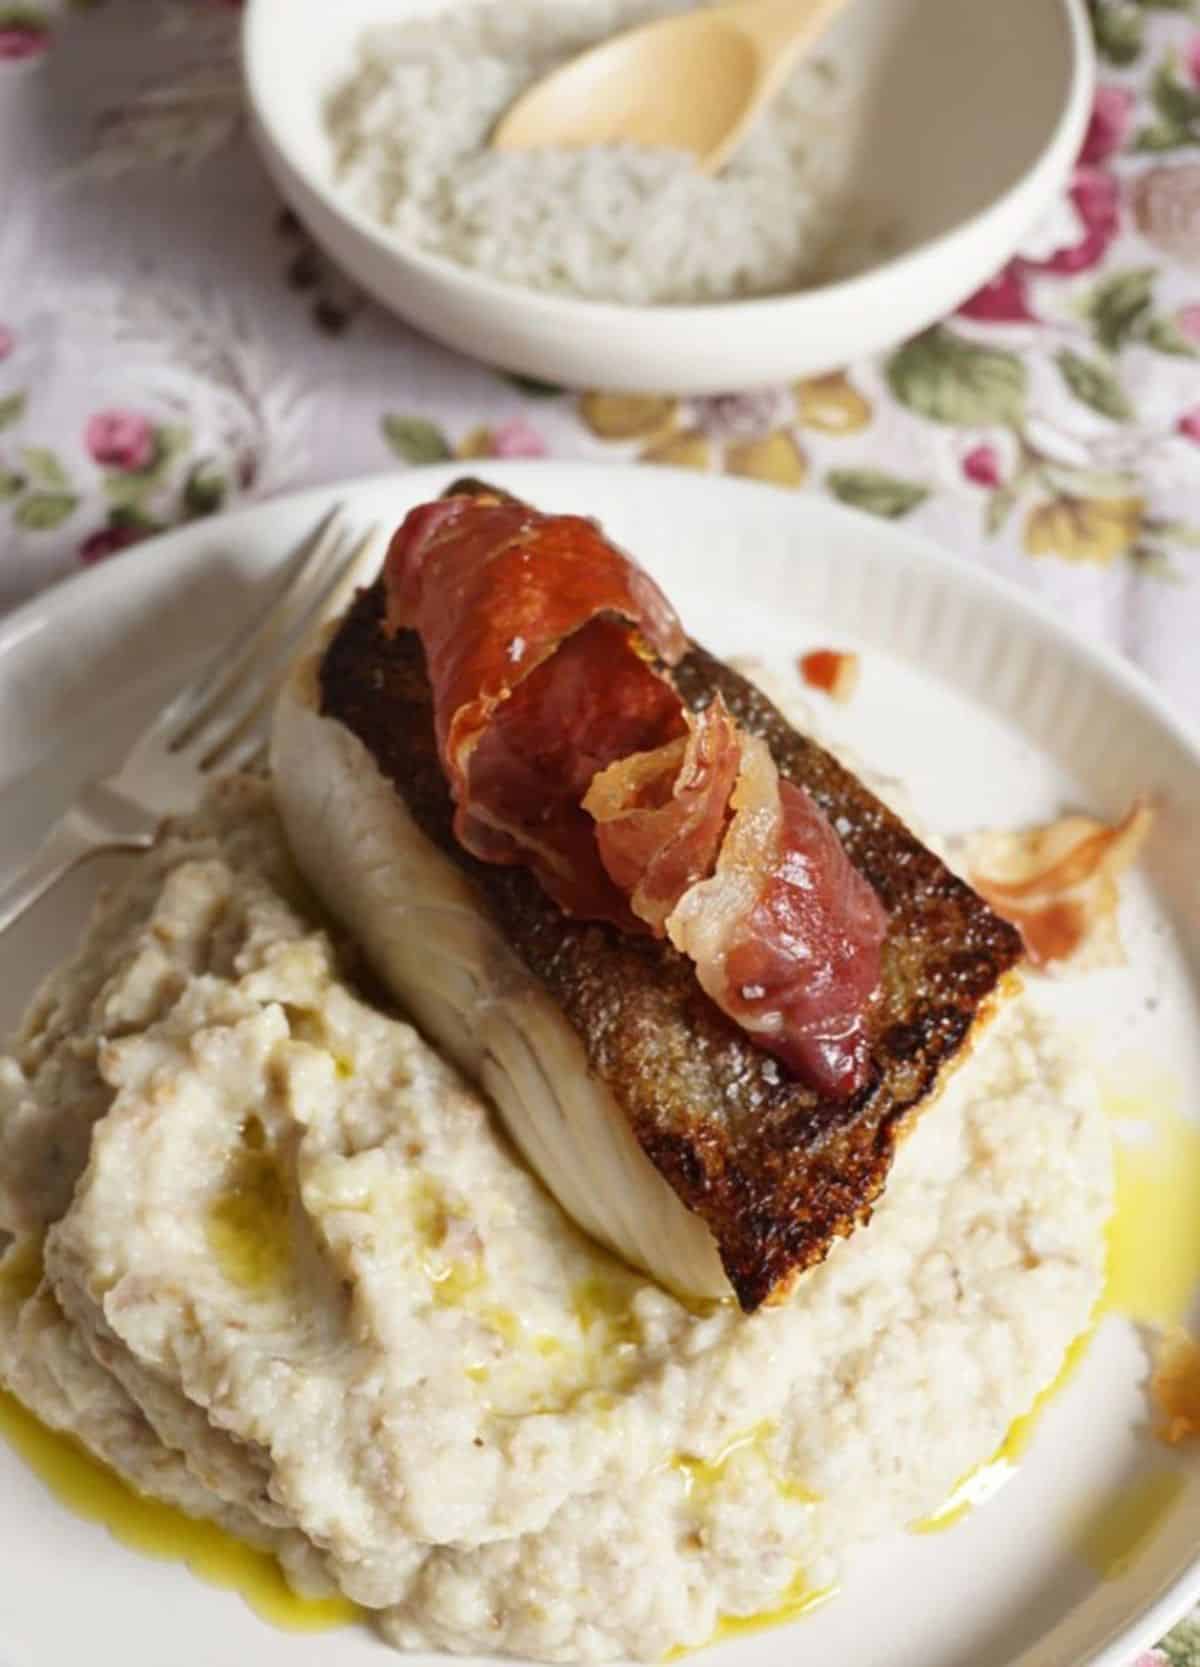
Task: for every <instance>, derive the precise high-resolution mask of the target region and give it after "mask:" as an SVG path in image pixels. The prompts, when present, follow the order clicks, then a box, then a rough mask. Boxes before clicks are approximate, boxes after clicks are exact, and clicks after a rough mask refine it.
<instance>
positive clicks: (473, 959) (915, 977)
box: [272, 584, 1021, 1312]
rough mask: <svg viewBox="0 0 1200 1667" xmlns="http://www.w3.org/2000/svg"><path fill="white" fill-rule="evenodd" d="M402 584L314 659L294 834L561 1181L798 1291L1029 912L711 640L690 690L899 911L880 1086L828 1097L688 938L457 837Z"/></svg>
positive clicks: (696, 1279)
mask: <svg viewBox="0 0 1200 1667" xmlns="http://www.w3.org/2000/svg"><path fill="white" fill-rule="evenodd" d="M384 610H385V597H384V593H383V588H382V585H381V584H376V585H375V586H374V587H372V588H371V589H369V590H367V591H365V592H363V593H361V594H360V595H359V597H358V598H357V600H356V601H355V603H354V604H353V606H352V607H351V609H350V611H349V612H348V614H347V616H346V617H345V619H344V620H343V622H342V623H341V625H340V627H339V628H338V629H337V630H336V631H335V633H334V634H333V636H332V638H331V640H330V641H329V643H328V646H327V648H326V649H325V650H324V652H323V654H320V655H318V656H316V657H314V658H310V659H309V660H307V661H306V662H304V663H303V664H302V665H301V666H299V667H298V668H297V670H296V672H295V674H294V676H293V678H292V680H291V682H290V684H289V686H288V687H287V689H286V690H285V691H284V694H283V696H282V698H281V701H280V705H279V708H278V711H277V714H276V722H275V731H274V739H273V749H272V752H273V756H272V762H273V768H274V773H275V781H276V794H277V798H278V800H279V803H280V806H281V809H282V812H283V816H284V820H285V824H286V826H287V828H288V833H289V838H290V839H291V841H292V844H293V847H294V850H295V854H296V856H297V858H298V860H299V862H300V864H301V866H302V868H303V869H304V870H305V872H306V874H307V876H308V878H309V879H310V881H311V883H312V884H313V885H314V886H315V888H316V889H317V890H318V891H319V892H320V894H321V895H322V897H323V899H324V901H325V902H326V904H327V905H328V906H329V907H330V909H331V910H332V911H333V912H334V913H335V914H336V915H338V916H339V917H340V918H342V919H343V920H344V921H345V922H346V923H347V924H348V925H349V926H350V927H351V929H352V930H353V931H354V932H355V933H356V934H357V935H358V937H359V939H360V941H361V942H362V944H363V946H364V948H365V949H366V951H367V953H368V955H369V956H370V958H371V959H372V961H373V962H374V964H375V966H376V969H377V970H378V972H379V973H380V974H381V976H382V977H383V979H384V980H385V982H386V983H387V984H388V986H389V987H390V988H391V990H392V991H393V993H394V994H395V995H396V996H397V997H398V998H399V999H400V1000H401V1001H402V1002H403V1003H404V1004H405V1005H406V1006H407V1007H408V1008H409V1009H410V1010H411V1011H412V1013H413V1014H414V1015H415V1017H416V1018H417V1020H418V1022H419V1023H421V1024H422V1026H423V1027H424V1028H425V1029H426V1031H427V1032H428V1033H429V1034H430V1035H431V1036H432V1038H433V1039H434V1040H435V1041H436V1042H438V1044H439V1045H440V1046H442V1047H443V1048H445V1049H446V1050H447V1052H449V1053H450V1054H451V1055H452V1056H453V1057H454V1058H455V1059H456V1061H457V1062H458V1063H459V1064H460V1065H462V1066H463V1067H464V1068H465V1069H466V1070H467V1071H468V1072H470V1073H471V1074H473V1075H474V1076H475V1077H476V1078H477V1079H478V1080H479V1081H481V1082H482V1083H483V1085H484V1086H485V1087H486V1088H487V1089H488V1091H489V1092H490V1093H491V1095H492V1097H493V1099H494V1100H495V1102H496V1104H497V1107H498V1108H499V1110H500V1112H501V1114H502V1116H503V1118H504V1120H505V1122H506V1124H507V1125H508V1127H509V1130H510V1132H511V1133H512V1134H513V1136H514V1138H515V1139H516V1140H517V1142H518V1144H519V1145H520V1146H521V1148H522V1149H523V1151H524V1152H525V1155H526V1157H527V1158H528V1160H529V1162H530V1163H531V1164H532V1165H533V1167H534V1168H535V1169H536V1170H537V1171H538V1172H539V1173H540V1175H541V1176H542V1178H543V1180H544V1181H545V1182H546V1184H547V1186H548V1187H549V1188H550V1190H551V1191H552V1192H553V1193H554V1194H555V1195H556V1196H557V1198H558V1199H559V1201H560V1202H561V1203H562V1204H563V1206H564V1207H565V1208H566V1209H567V1210H568V1211H569V1212H570V1213H571V1214H572V1215H573V1216H574V1217H575V1218H576V1219H577V1220H578V1221H579V1222H580V1224H581V1225H582V1226H584V1227H585V1228H586V1229H587V1230H588V1231H590V1232H592V1233H593V1234H594V1235H595V1236H596V1237H597V1238H599V1239H601V1240H602V1241H603V1242H605V1243H607V1244H609V1245H610V1246H612V1247H613V1248H614V1249H616V1250H617V1251H618V1252H620V1253H621V1254H622V1255H624V1256H625V1257H626V1258H627V1259H628V1260H630V1261H631V1262H633V1263H635V1264H637V1265H639V1266H641V1267H643V1268H645V1269H647V1270H648V1271H649V1272H651V1273H652V1274H654V1275H655V1277H657V1278H658V1279H660V1280H661V1281H662V1282H663V1283H664V1284H666V1285H668V1286H670V1287H672V1288H674V1289H676V1290H677V1291H681V1292H683V1293H685V1294H688V1295H691V1296H694V1297H699V1298H719V1297H722V1296H727V1295H728V1294H729V1291H730V1289H732V1291H733V1293H734V1294H735V1295H736V1297H737V1299H738V1301H739V1302H740V1304H741V1306H742V1307H743V1309H745V1310H746V1311H748V1312H749V1311H752V1310H753V1309H755V1308H757V1307H759V1306H760V1305H761V1304H762V1303H764V1302H771V1301H778V1300H781V1299H782V1297H783V1296H784V1295H786V1293H787V1291H788V1289H789V1288H790V1286H791V1284H792V1283H793V1281H794V1280H795V1278H796V1276H797V1275H798V1274H799V1273H800V1272H802V1271H803V1270H804V1269H805V1268H806V1267H809V1266H811V1265H813V1264H814V1263H816V1262H818V1261H820V1260H821V1259H822V1258H823V1257H824V1256H825V1254H826V1253H827V1252H828V1250H829V1248H830V1246H831V1244H832V1243H833V1241H834V1240H835V1239H836V1238H837V1237H839V1236H842V1235H845V1234H847V1233H849V1232H851V1231H853V1229H854V1227H855V1226H856V1225H857V1224H859V1223H861V1222H863V1221H865V1220H866V1219H867V1218H868V1217H869V1215H870V1212H871V1206H872V1204H873V1203H874V1201H875V1200H876V1199H877V1198H878V1196H879V1194H880V1192H881V1191H882V1189H883V1186H884V1184H885V1181H886V1178H887V1173H888V1169H889V1167H890V1165H891V1161H892V1157H893V1153H894V1149H895V1143H896V1139H897V1136H898V1134H899V1132H900V1129H901V1126H902V1124H903V1122H904V1119H905V1118H906V1117H907V1115H908V1114H909V1113H910V1112H912V1111H913V1110H914V1108H916V1107H917V1106H918V1105H919V1104H920V1103H921V1102H922V1101H923V1100H924V1099H926V1098H927V1097H928V1095H929V1094H930V1093H931V1091H932V1090H933V1088H934V1086H935V1084H936V1082H937V1080H938V1077H939V1074H940V1073H941V1072H942V1071H943V1069H944V1068H945V1067H946V1066H947V1065H949V1064H950V1063H951V1062H952V1061H953V1060H955V1059H956V1058H958V1057H959V1056H960V1055H961V1054H962V1053H963V1051H964V1049H965V1047H966V1045H967V1042H968V1039H969V1037H970V1034H971V1032H972V1029H973V1027H974V1026H976V1024H977V1023H978V1022H979V1021H980V1020H981V1019H982V1018H983V1016H984V1015H985V1014H986V1012H987V1011H988V1010H989V1009H990V1007H991V1005H992V1004H993V1002H994V1000H995V998H996V997H997V994H998V993H999V992H1000V990H1001V988H1002V986H1003V985H1004V983H1005V981H1006V978H1007V975H1008V974H1009V973H1010V971H1011V969H1012V968H1013V967H1014V965H1015V964H1016V962H1017V961H1018V959H1019V957H1020V953H1021V946H1020V940H1019V937H1018V935H1017V933H1016V932H1015V931H1014V930H1013V929H1012V928H1011V927H1010V926H1008V925H1007V924H1006V923H1005V922H1003V921H1002V920H1000V919H999V917H998V916H996V915H995V914H994V913H993V912H992V911H991V910H990V909H989V908H988V907H987V905H986V904H985V903H984V902H983V900H982V899H981V898H979V897H978V896H977V895H976V894H975V893H974V892H973V891H972V890H971V889H970V887H968V886H967V885H965V884H964V883H963V882H962V881H960V880H959V879H957V878H956V877H955V876H954V875H952V874H951V873H950V872H949V870H948V869H947V868H946V867H945V866H944V864H943V863H942V862H941V861H940V859H939V858H938V857H936V856H935V855H934V854H933V853H932V852H931V851H929V850H927V849H926V848H925V847H924V846H923V845H921V843H920V842H919V841H918V840H917V839H916V838H915V837H914V835H913V834H912V833H910V832H909V830H908V829H907V828H906V827H905V826H904V825H903V823H902V822H901V821H900V820H899V819H898V818H897V817H896V816H895V815H893V814H892V813H891V812H890V811H889V810H887V809H886V808H885V807H884V806H883V805H882V804H881V803H880V802H879V800H878V799H876V798H875V796H874V795H873V794H872V793H871V792H870V791H869V790H868V789H867V788H866V787H865V786H864V785H863V784H862V783H861V782H860V781H859V780H857V778H855V777H854V776H853V775H852V774H851V773H850V772H848V771H847V770H845V769H844V768H843V767H842V766H841V765H840V764H838V763H837V761H836V760H835V759H834V758H833V757H831V755H830V754H828V753H827V752H825V751H824V750H823V749H822V748H820V747H819V746H817V745H816V744H815V743H813V742H811V741H809V740H807V739H806V738H804V737H803V736H800V735H798V734H797V733H796V732H795V731H794V730H793V729H792V728H791V726H790V725H789V724H788V723H787V722H786V721H785V720H784V718H783V717H782V716H781V715H780V713H779V712H778V711H777V710H776V709H775V708H774V707H773V706H772V705H771V704H770V702H769V701H768V700H767V699H766V698H765V697H764V696H763V695H762V694H761V693H760V692H759V691H758V690H757V689H755V688H754V687H753V685H751V684H750V683H748V682H747V681H746V680H745V679H744V678H743V677H741V676H740V675H739V674H738V673H737V672H735V671H733V670H731V669H730V668H729V667H727V666H725V665H723V664H722V663H721V662H720V661H718V660H717V659H715V658H714V657H713V656H712V655H710V654H708V653H706V652H705V651H704V650H703V649H702V648H700V647H698V646H696V645H692V646H691V648H690V651H689V652H688V654H687V655H686V657H685V658H684V659H683V661H682V662H681V663H680V664H679V665H678V666H677V667H676V668H675V670H674V679H675V682H676V685H677V686H678V688H679V690H680V692H681V694H682V696H683V698H684V700H685V702H686V703H687V705H688V706H689V707H691V708H692V709H693V710H695V711H699V710H700V709H702V708H703V707H705V706H706V705H707V704H708V703H709V702H710V701H711V700H712V699H713V698H714V696H716V695H717V694H720V695H721V696H722V697H723V699H724V701H725V704H726V706H727V707H728V709H729V711H730V712H731V713H732V714H733V716H734V718H735V719H736V720H737V721H738V722H739V723H740V724H741V725H742V727H743V728H744V729H745V730H746V731H747V732H748V733H749V734H751V735H755V736H759V737H761V738H762V739H763V740H764V741H765V742H766V743H767V746H768V747H769V749H770V751H771V754H772V756H773V757H774V759H775V762H776V765H777V766H778V768H779V771H780V774H781V776H782V777H783V778H784V779H786V780H789V781H792V782H794V783H795V784H796V785H798V786H802V787H804V788H806V789H807V790H808V792H809V793H810V794H811V795H812V797H813V798H814V799H815V800H816V802H817V804H818V805H819V806H820V807H821V809H822V810H823V811H824V812H825V813H826V815H827V816H828V817H829V818H830V820H831V821H832V822H833V824H834V826H835V827H836V828H837V831H838V833H839V835H840V836H841V839H842V842H843V845H844V847H845V849H846V852H847V854H848V855H849V857H850V860H851V862H852V863H853V864H854V866H855V867H856V868H857V869H858V870H859V871H860V872H861V873H862V874H864V875H865V876H866V878H867V879H868V880H869V881H870V882H871V884H872V885H873V886H874V888H875V890H876V891H877V893H878V895H879V897H880V899H881V901H882V903H883V905H884V907H885V908H886V910H887V911H888V916H889V923H888V931H887V938H886V941H885V944H884V949H883V980H882V987H881V991H880V995H879V998H878V1000H877V1001H876V1002H875V1003H874V1005H873V1008H872V1012H871V1018H870V1027H871V1036H870V1051H871V1070H870V1077H869V1081H868V1084H867V1087H866V1088H865V1089H864V1090H863V1091H862V1092H861V1093H859V1094H858V1095H856V1096H855V1097H854V1098H853V1099H852V1100H850V1101H849V1102H846V1103H840V1104H838V1103H833V1102H830V1101H826V1100H822V1098H821V1097H820V1095H819V1094H818V1093H817V1092H815V1091H814V1090H813V1089H812V1088H810V1087H808V1086H807V1085H805V1084H804V1083H802V1082H800V1081H798V1080H796V1079H795V1078H793V1077H791V1076H790V1075H789V1074H788V1073H787V1072H786V1070H784V1069H783V1067H781V1066H780V1065H779V1063H778V1062H777V1061H776V1060H774V1059H773V1058H771V1056H770V1055H769V1054H767V1053H765V1052H764V1051H763V1050H762V1049H760V1048H758V1047H756V1046H755V1044H754V1043H753V1041H752V1040H751V1039H750V1037H749V1036H748V1035H747V1034H746V1033H745V1032H744V1031H743V1030H741V1029H740V1028H739V1027H738V1026H737V1025H735V1024H734V1023H733V1022H732V1021H731V1020H730V1019H729V1018H727V1017H726V1016H725V1015H724V1014H723V1013H721V1012H720V1010H719V1009H718V1008H717V1007H716V1006H715V1005H714V1004H713V1003H712V1002H711V1001H709V999H708V998H707V997H706V996H705V995H704V993H703V992H702V990H701V989H700V987H699V984H698V982H697V980H696V976H695V971H694V968H693V966H692V964H691V963H690V962H689V961H688V960H686V959H685V957H684V956H682V955H681V954H680V953H679V952H678V951H677V950H676V949H674V948H673V947H672V945H671V944H670V942H669V941H666V940H657V939H651V938H645V937H639V936H633V935H630V934H625V933H622V932H620V931H618V930H616V929H615V928H613V927H609V926H607V925H603V924H597V923H595V922H586V921H579V920H575V919H571V918H569V917H568V916H566V915H565V914H564V913H563V912H562V911H561V910H560V909H559V907H558V906H557V905H556V904H555V903H554V902H552V901H551V900H550V898H549V897H548V896H547V895H546V893H545V892H544V891H543V890H542V888H541V886H540V885H539V884H538V882H537V880H536V879H535V878H534V877H533V875H532V874H531V873H530V872H529V871H528V870H527V869H526V868H523V867H501V866H495V865H492V864H488V863H482V862H479V861H477V860H476V859H475V858H473V857H472V856H470V855H469V854H468V853H467V852H465V851H464V850H463V848H462V847H461V846H460V845H459V843H458V841H457V840H456V839H455V837H454V833H453V830H452V817H453V804H452V802H451V797H450V794H449V791H448V789H447V786H446V781H445V778H444V776H443V773H442V769H441V766H440V764H439V760H438V754H437V747H436V742H435V735H434V722H433V711H432V704H431V692H430V685H429V680H428V677H427V674H426V668H425V662H424V654H423V650H422V647H421V643H420V640H419V639H418V638H417V637H416V636H415V635H414V634H413V633H412V632H406V631H402V632H399V633H398V634H396V635H395V636H392V637H389V636H388V635H387V633H386V632H385V630H384Z"/></svg>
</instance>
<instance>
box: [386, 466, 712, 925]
mask: <svg viewBox="0 0 1200 1667" xmlns="http://www.w3.org/2000/svg"><path fill="white" fill-rule="evenodd" d="M385 582H386V586H387V595H388V614H387V623H388V629H389V630H390V631H392V632H395V631H396V630H399V629H403V628H408V629H411V630H414V631H416V632H417V634H418V635H419V636H420V638H421V642H422V646H423V647H424V650H425V662H426V669H427V672H428V675H429V681H430V684H431V686H432V689H433V705H434V720H435V725H436V730H437V741H438V752H439V756H440V758H441V762H442V768H443V770H444V771H445V773H446V779H447V781H448V782H449V784H450V790H451V792H452V794H453V796H454V801H455V806H456V810H455V823H454V831H455V834H456V836H457V838H458V840H459V842H460V843H461V844H462V845H463V846H464V847H465V848H466V849H467V850H468V851H470V852H472V853H473V854H474V855H475V856H477V857H480V858H482V859H483V860H484V861H485V862H496V863H526V864H528V866H529V867H530V868H532V869H533V871H534V873H535V874H536V875H537V877H538V879H539V880H540V881H541V883H542V885H543V886H544V887H545V888H546V890H547V891H548V892H549V894H550V896H551V897H553V898H554V900H555V902H556V903H557V904H558V905H559V907H560V908H562V909H563V910H565V911H566V912H567V913H568V914H573V915H582V916H586V917H589V918H592V919H598V920H608V921H610V922H612V923H614V924H615V925H618V926H621V927H623V928H625V929H631V928H636V925H637V922H636V919H635V917H634V916H633V915H632V913H631V911H630V908H629V904H628V901H627V899H626V898H625V896H623V895H622V893H621V892H620V891H619V890H618V888H617V887H616V886H615V885H614V884H613V882H612V880H611V879H610V878H609V876H608V874H607V873H606V872H605V869H604V867H603V864H602V863H601V861H600V857H599V853H598V851H597V849H596V839H595V831H594V825H593V823H592V819H591V817H590V816H589V815H588V814H587V812H586V811H585V810H584V809H583V806H582V803H581V801H582V799H583V795H584V793H585V792H586V791H587V788H588V785H589V783H590V781H591V779H592V777H593V776H594V775H595V773H596V772H597V770H600V769H603V768H604V767H605V766H606V765H608V764H611V763H612V762H613V761H614V760H616V759H619V758H624V757H626V756H627V755H628V754H629V753H632V752H638V751H644V750H647V749H652V748H656V747H658V746H660V745H662V744H663V743H664V742H665V741H669V740H671V739H673V738H674V737H676V736H680V735H682V734H684V732H685V730H686V723H685V719H684V714H683V706H682V702H681V701H680V699H679V695H678V693H677V692H676V690H675V689H674V687H673V686H672V684H671V682H670V681H669V678H668V676H667V670H666V668H667V667H668V666H669V665H672V664H674V663H675V662H676V661H678V660H679V659H680V658H681V656H682V654H683V652H684V650H685V648H686V647H687V639H686V637H685V636H684V634H683V628H682V626H681V625H680V623H679V619H678V616H677V615H676V613H675V610H674V609H673V608H672V607H671V605H670V603H669V602H668V601H667V599H666V597H664V596H663V594H662V592H661V591H660V590H659V589H658V587H657V585H655V583H654V581H653V580H652V579H651V578H650V577H649V575H648V574H647V573H644V572H643V571H642V570H641V569H640V568H639V567H637V566H636V565H635V564H634V563H633V562H631V561H630V560H629V558H628V557H627V556H625V555H624V554H623V553H622V552H621V551H620V550H618V549H617V548H616V547H615V546H614V545H612V544H610V543H609V542H608V540H607V539H606V538H605V537H604V536H603V534H602V533H601V532H600V531H599V529H598V528H597V527H596V526H594V525H593V523H592V522H590V521H587V520H584V519H583V518H582V517H580V516H574V515H560V516H549V515H542V514H539V513H538V512H537V511H536V510H532V509H528V508H526V507H525V506H524V505H522V504H518V503H514V502H512V501H511V500H506V499H490V500H488V499H478V498H474V499H473V498H465V497H460V498H449V499H444V500H440V501H438V502H437V503H433V504H426V505H424V506H422V507H421V508H419V509H415V510H413V511H412V513H411V514H410V515H409V516H408V517H407V519H406V520H405V521H404V523H403V525H402V526H401V527H400V529H399V531H398V532H397V534H396V536H395V537H394V538H393V540H392V543H391V547H390V549H389V551H388V557H387V564H386V568H385Z"/></svg>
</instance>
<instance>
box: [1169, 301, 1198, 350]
mask: <svg viewBox="0 0 1200 1667" xmlns="http://www.w3.org/2000/svg"><path fill="white" fill-rule="evenodd" d="M1175 322H1176V324H1177V325H1178V326H1179V329H1180V333H1181V334H1182V335H1185V336H1186V337H1187V339H1188V340H1189V341H1190V342H1196V343H1197V344H1200V302H1196V301H1194V302H1193V303H1192V304H1191V306H1189V307H1180V309H1179V311H1178V312H1177V313H1176V314H1175Z"/></svg>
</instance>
